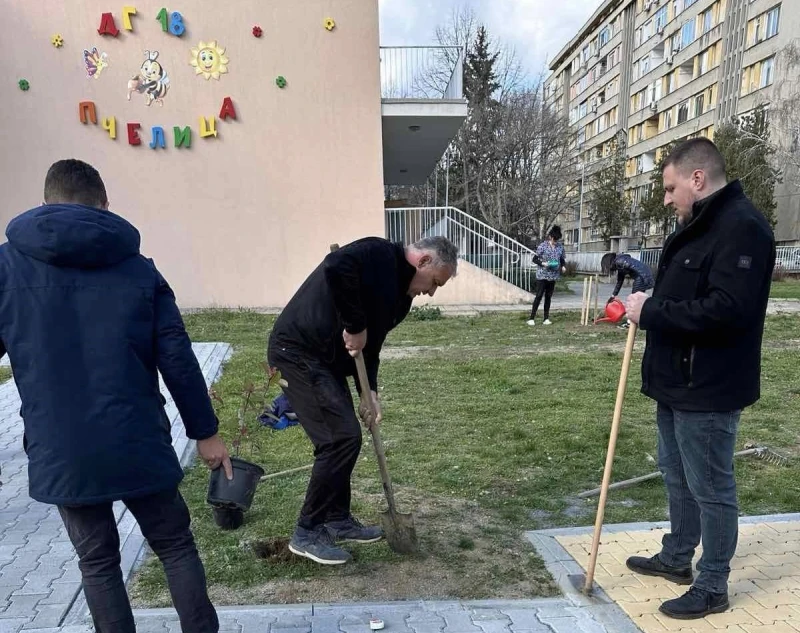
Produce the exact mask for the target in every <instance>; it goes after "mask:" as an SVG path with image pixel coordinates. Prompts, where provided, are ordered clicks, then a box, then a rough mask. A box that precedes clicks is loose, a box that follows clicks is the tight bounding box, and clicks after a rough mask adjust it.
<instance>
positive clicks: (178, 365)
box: [0, 160, 231, 633]
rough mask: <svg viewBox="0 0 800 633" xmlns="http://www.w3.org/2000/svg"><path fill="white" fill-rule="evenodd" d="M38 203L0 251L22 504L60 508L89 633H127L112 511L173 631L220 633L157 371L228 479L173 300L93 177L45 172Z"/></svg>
mask: <svg viewBox="0 0 800 633" xmlns="http://www.w3.org/2000/svg"><path fill="white" fill-rule="evenodd" d="M44 200H45V203H44V205H42V206H40V207H38V208H36V209H32V210H31V211H28V212H27V213H23V214H22V215H20V216H18V217H16V218H15V219H13V220H12V221H11V223H10V224H9V225H8V228H7V230H6V236H7V237H8V243H6V244H3V245H2V246H0V290H2V292H0V356H2V355H3V354H5V353H6V352H8V355H9V357H10V359H11V367H12V369H13V372H14V380H15V382H16V383H17V387H18V389H19V394H20V398H21V400H22V411H21V416H22V419H23V421H24V424H25V432H24V439H23V446H24V447H25V451H26V452H27V454H28V478H29V483H30V496H31V497H33V498H34V499H35V500H37V501H40V502H42V503H49V504H54V505H56V506H58V510H59V513H60V514H61V518H62V520H63V522H64V525H65V526H66V529H67V533H68V534H69V537H70V540H71V541H72V544H73V546H74V547H75V550H76V551H77V553H78V556H79V558H80V562H79V567H80V570H81V576H82V579H83V592H84V595H85V596H86V602H87V603H88V606H89V611H90V612H91V614H92V620H93V622H94V630H95V631H96V632H97V633H135V631H136V627H135V624H134V620H133V614H132V612H131V606H130V602H129V601H128V595H127V592H126V591H125V584H124V583H123V581H122V570H121V569H120V552H119V546H120V542H119V533H118V532H117V523H116V520H115V518H114V510H113V502H114V501H120V500H121V501H122V502H123V503H124V504H125V505H126V506H127V507H128V509H129V510H130V511H131V513H132V514H133V516H134V517H135V518H136V521H137V522H138V523H139V527H140V528H141V530H142V534H143V535H144V537H145V538H146V539H147V542H148V543H149V545H150V547H151V548H152V549H153V551H154V552H155V553H156V555H157V556H158V557H159V558H160V559H161V562H162V563H163V564H164V570H165V572H166V575H167V581H168V584H169V588H170V593H171V594H172V600H173V603H174V605H175V608H176V610H177V611H178V616H179V618H180V623H181V630H182V631H183V632H184V633H217V632H218V631H219V622H218V620H217V614H216V611H215V610H214V607H213V606H212V604H211V601H210V600H209V598H208V594H207V591H206V577H205V572H204V570H203V564H202V563H201V561H200V557H199V555H198V553H197V548H196V547H195V542H194V537H193V536H192V532H191V530H190V517H189V510H188V509H187V507H186V504H185V503H184V500H183V498H182V497H181V494H180V492H178V484H179V483H180V481H181V479H182V478H183V470H182V468H181V465H180V463H179V462H178V458H177V456H176V455H175V450H174V449H173V448H172V438H171V436H170V422H169V420H168V418H167V415H166V413H165V411H164V404H165V400H164V398H163V396H162V395H161V393H160V391H159V382H158V371H159V370H160V372H161V375H162V377H163V379H164V383H165V384H166V386H167V388H168V389H169V391H170V393H171V394H172V396H173V398H174V400H175V404H176V406H177V407H178V411H179V412H180V414H181V418H182V420H183V423H184V425H185V427H186V434H187V435H188V436H189V438H191V439H195V440H197V450H198V453H199V454H200V457H201V459H202V460H203V461H204V462H205V463H206V464H207V465H208V466H209V467H210V468H212V469H214V468H220V467H222V468H224V469H225V472H226V473H227V475H228V477H229V478H230V477H231V464H230V459H229V457H228V451H227V449H226V448H225V444H224V443H223V441H222V440H221V439H220V437H219V436H218V435H217V419H216V416H215V415H214V410H213V409H212V407H211V401H210V399H209V396H208V391H207V388H206V383H205V379H204V378H203V374H202V372H201V370H200V366H199V364H198V362H197V359H196V358H195V356H194V354H193V353H192V346H191V343H190V341H189V337H188V335H187V334H186V330H185V329H184V325H183V321H182V319H181V315H180V313H179V312H178V308H177V306H176V305H175V296H174V295H173V293H172V290H171V289H170V287H169V285H168V284H167V282H166V281H165V280H164V278H163V277H162V276H161V275H160V274H159V272H158V270H157V269H156V267H155V265H154V264H153V262H152V261H151V260H148V259H145V258H144V257H143V256H142V255H140V254H139V242H140V238H139V232H138V231H137V230H136V229H135V228H134V227H133V226H132V225H131V224H130V223H128V222H127V221H126V220H124V219H123V218H121V217H120V216H118V215H115V214H114V213H111V212H110V211H108V206H109V203H108V198H107V197H106V189H105V185H104V184H103V181H102V179H101V178H100V174H99V173H97V170H96V169H94V168H93V167H92V166H91V165H87V164H86V163H84V162H81V161H78V160H62V161H59V162H57V163H55V164H54V165H52V166H51V167H50V170H49V171H48V172H47V177H46V179H45V185H44Z"/></svg>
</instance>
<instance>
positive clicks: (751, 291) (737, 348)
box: [626, 138, 775, 619]
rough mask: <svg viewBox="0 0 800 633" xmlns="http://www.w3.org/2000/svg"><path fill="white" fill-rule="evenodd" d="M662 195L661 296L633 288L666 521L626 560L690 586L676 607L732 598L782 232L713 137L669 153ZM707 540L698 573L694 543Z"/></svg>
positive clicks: (690, 614) (681, 612) (706, 607)
mask: <svg viewBox="0 0 800 633" xmlns="http://www.w3.org/2000/svg"><path fill="white" fill-rule="evenodd" d="M663 175H664V190H665V192H666V193H665V196H664V204H665V205H673V206H674V208H675V212H676V215H677V216H678V224H679V228H678V230H677V231H676V232H675V233H673V234H672V235H670V237H669V238H668V239H667V241H666V243H665V244H664V248H663V251H662V253H661V260H660V262H659V266H658V274H657V277H656V285H655V289H654V291H653V296H652V297H650V298H648V296H647V295H646V294H644V293H634V294H632V295H630V297H629V298H628V300H627V304H626V308H627V312H628V318H629V319H630V320H631V321H632V322H634V323H638V324H639V325H640V326H641V328H642V329H643V330H646V331H647V346H646V348H645V352H644V359H643V361H642V392H643V393H644V394H645V395H647V396H649V397H651V398H652V399H654V400H655V401H656V402H657V403H658V414H657V421H658V460H659V467H660V469H661V471H662V473H663V474H664V482H665V484H666V488H667V495H668V498H669V511H670V523H671V529H670V533H669V534H667V535H665V536H664V539H663V542H662V549H661V552H660V553H658V554H656V555H655V556H653V557H652V558H643V557H636V556H635V557H632V558H630V559H628V567H630V568H631V569H632V570H634V571H636V572H639V573H642V574H647V575H654V576H662V577H664V578H667V579H668V580H671V581H673V582H676V583H678V584H683V585H690V584H692V583H693V586H692V588H691V589H690V590H689V591H688V592H687V593H686V594H684V595H683V596H681V597H680V598H676V599H675V600H669V601H667V602H665V603H664V604H662V605H661V612H662V613H664V614H666V615H668V616H670V617H674V618H680V619H693V618H701V617H704V616H706V615H708V614H711V613H719V612H722V611H725V610H726V609H727V608H728V606H729V605H728V576H729V574H730V561H731V559H732V558H733V555H734V553H735V551H736V543H737V536H738V517H739V512H738V505H737V499H736V480H735V478H734V472H733V453H734V447H735V445H736V433H737V430H738V426H739V417H740V414H741V412H742V409H744V408H745V407H747V406H749V405H751V404H753V403H754V402H756V401H757V400H758V398H759V396H760V375H761V340H762V336H763V331H764V319H765V316H766V311H767V302H768V299H769V291H770V284H771V279H772V269H773V267H774V265H775V238H774V236H773V233H772V229H771V228H770V225H769V223H768V222H767V220H766V219H765V218H764V215H763V214H762V213H761V212H760V211H759V210H758V209H756V208H755V207H754V206H753V204H752V203H751V202H750V200H748V198H747V197H746V196H745V194H744V192H743V191H742V186H741V184H740V183H739V182H738V181H734V182H731V183H726V177H725V162H724V160H723V158H722V156H721V155H720V153H719V151H718V150H717V148H716V146H715V145H714V144H713V143H712V142H711V141H710V140H708V139H705V138H696V139H692V140H689V141H686V142H684V143H683V144H681V145H679V146H678V147H677V148H676V149H675V150H674V151H673V152H672V153H671V154H670V155H669V156H668V157H667V160H666V161H665V162H664V167H663ZM701 539H702V543H703V556H702V557H701V558H700V561H699V562H698V564H697V568H698V570H699V572H700V573H699V575H698V576H697V578H695V579H693V577H692V558H693V556H694V553H695V548H696V547H697V546H698V545H699V544H700V542H701Z"/></svg>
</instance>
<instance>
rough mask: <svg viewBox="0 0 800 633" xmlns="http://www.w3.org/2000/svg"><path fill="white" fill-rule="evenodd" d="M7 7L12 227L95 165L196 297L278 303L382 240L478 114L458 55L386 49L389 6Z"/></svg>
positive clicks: (6, 176) (245, 2)
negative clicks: (441, 74) (340, 256)
mask: <svg viewBox="0 0 800 633" xmlns="http://www.w3.org/2000/svg"><path fill="white" fill-rule="evenodd" d="M3 8H4V11H3V15H2V20H1V21H0V38H2V41H3V45H4V48H5V50H6V51H7V52H8V62H7V67H6V72H5V79H4V80H3V83H2V86H3V88H2V96H3V108H2V112H1V113H0V139H1V140H2V143H3V147H4V148H5V151H4V152H3V156H2V159H0V160H2V164H0V183H1V184H2V190H3V192H4V200H3V206H2V209H0V215H1V216H2V217H0V221H1V222H2V225H3V227H5V225H6V224H7V223H8V221H9V220H10V219H11V218H12V217H14V216H15V215H17V214H18V213H20V212H22V211H25V210H27V209H29V208H32V207H35V206H38V205H39V204H41V203H42V189H43V183H44V177H45V174H46V171H47V169H48V167H49V166H50V165H51V164H52V163H53V162H54V161H56V160H59V159H62V158H70V157H74V158H79V159H81V160H85V161H87V162H89V163H91V164H92V165H94V166H95V167H97V169H98V170H99V171H100V173H101V175H102V176H103V178H104V180H105V182H106V187H107V190H108V195H109V200H110V208H111V210H112V211H114V212H116V213H118V214H120V215H122V216H124V217H125V218H127V219H129V220H130V221H131V222H132V223H133V224H134V225H135V226H136V227H137V228H138V229H139V230H140V232H141V234H142V252H143V253H144V254H145V255H147V256H149V257H152V258H153V259H154V260H155V262H156V264H157V265H158V266H159V268H160V269H161V270H162V272H163V273H164V275H165V276H166V277H167V279H169V281H170V283H171V284H172V286H173V288H174V289H175V291H176V294H177V296H178V300H179V303H180V305H181V306H182V307H185V308H192V307H209V306H221V307H237V306H247V307H279V306H282V305H284V304H285V302H286V301H287V300H288V299H289V298H290V297H291V295H292V294H293V292H294V291H295V289H296V288H297V287H298V286H299V284H300V283H301V282H302V280H303V279H304V278H305V277H306V276H307V275H308V273H310V272H311V270H312V269H313V268H314V267H315V266H316V265H317V264H318V263H319V261H320V260H321V259H322V258H323V257H324V255H325V254H326V253H327V252H328V248H329V245H330V244H331V243H333V242H337V243H340V244H344V243H346V242H348V241H351V240H353V239H356V238H358V237H362V236H365V235H378V236H385V235H386V234H387V231H386V227H387V223H386V216H385V211H384V195H383V192H384V185H389V184H409V183H416V182H424V181H425V179H426V178H427V176H428V175H429V174H430V173H431V172H432V171H433V169H434V166H435V164H436V163H437V161H438V160H439V159H440V158H441V156H442V154H443V152H444V151H445V149H446V147H447V145H448V144H449V142H450V141H451V140H452V138H453V137H454V136H455V134H456V133H457V131H458V129H459V127H460V125H461V124H462V122H463V121H464V119H465V117H466V114H467V104H466V101H465V100H464V98H463V92H462V87H461V74H462V62H463V60H462V52H461V51H460V50H446V49H441V48H437V47H429V48H383V49H382V48H381V47H380V43H379V35H378V33H379V29H378V0H336V1H333V0H302V1H298V0H273V1H270V2H263V1H259V0H239V1H237V2H235V3H223V2H219V1H217V2H212V1H211V0H183V1H182V2H181V3H180V4H176V5H169V4H167V5H166V6H165V4H164V0H160V2H158V3H156V2H154V1H153V0H138V1H136V2H134V1H133V0H111V1H110V2H109V1H108V0H104V1H103V2H98V1H97V0H82V1H78V0H44V1H43V2H39V3H34V2H31V1H30V0H6V1H5V2H4V3H3ZM431 60H433V61H431ZM443 60H446V61H447V63H450V64H451V65H452V73H451V76H450V80H449V81H447V82H445V84H443V85H442V89H441V90H440V91H439V92H436V90H434V91H433V93H431V92H430V90H426V91H423V90H422V89H421V88H420V87H419V86H418V85H417V79H416V78H418V77H419V76H420V72H422V71H424V67H425V65H426V64H431V63H434V62H435V63H436V64H438V65H439V68H440V70H441V64H442V61H443ZM409 77H411V79H409ZM459 277H461V276H459ZM460 283H461V285H462V287H472V286H474V284H472V283H471V282H470V279H469V273H466V276H465V277H464V278H462V279H461V280H460ZM478 285H480V284H478ZM457 289H458V288H457ZM467 299H468V297H466V295H465V299H464V300H467Z"/></svg>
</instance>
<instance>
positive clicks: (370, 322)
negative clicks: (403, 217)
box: [268, 237, 458, 565]
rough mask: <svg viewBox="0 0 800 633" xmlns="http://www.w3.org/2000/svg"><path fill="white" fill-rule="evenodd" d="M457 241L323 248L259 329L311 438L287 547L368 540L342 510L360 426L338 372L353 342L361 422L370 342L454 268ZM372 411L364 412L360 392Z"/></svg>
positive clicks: (371, 366) (375, 357)
mask: <svg viewBox="0 0 800 633" xmlns="http://www.w3.org/2000/svg"><path fill="white" fill-rule="evenodd" d="M457 256H458V251H457V249H456V247H455V246H454V245H453V244H451V243H450V242H449V241H448V240H447V239H445V238H443V237H430V238H424V239H422V240H420V241H418V242H416V243H415V244H413V245H412V246H408V247H406V248H404V247H403V246H402V245H401V244H393V243H391V242H389V241H387V240H384V239H380V238H375V237H371V238H365V239H361V240H358V241H356V242H353V243H352V244H348V245H346V246H344V247H342V248H341V249H339V250H337V251H335V252H333V253H330V254H329V255H328V256H327V257H326V258H325V259H324V261H323V262H322V264H320V265H319V266H318V267H317V269H316V270H315V271H314V272H313V273H311V275H310V276H309V277H308V279H306V281H305V282H304V283H303V285H302V286H301V287H300V289H299V290H298V291H297V293H296V294H295V295H294V297H292V299H291V300H290V301H289V303H288V304H287V305H286V308H284V310H283V312H281V314H280V316H279V317H278V319H277V321H276V322H275V326H274V328H273V330H272V333H271V334H270V338H269V351H268V359H269V364H270V367H275V368H277V369H278V370H279V371H280V372H281V376H282V377H283V378H284V379H285V380H286V381H287V385H288V386H284V391H285V393H286V397H287V398H288V399H289V402H290V404H291V405H292V408H293V409H294V411H295V413H297V419H298V421H299V422H300V424H301V425H302V427H303V429H304V430H305V432H306V434H307V435H308V437H309V439H310V440H311V442H312V443H313V444H314V456H315V461H314V469H313V470H312V472H311V480H310V481H309V484H308V490H307V492H306V499H305V503H304V504H303V508H302V510H301V512H300V517H299V519H298V522H297V527H296V529H295V532H294V535H293V536H292V539H291V542H290V544H289V549H290V550H291V551H292V552H293V553H295V554H297V555H299V556H305V557H306V558H310V559H311V560H313V561H315V562H317V563H321V564H323V565H339V564H342V563H346V562H347V561H348V560H350V558H351V557H350V554H349V553H348V552H347V551H345V550H344V549H342V548H341V547H339V546H337V545H336V541H356V542H361V543H370V542H373V541H378V540H380V539H381V538H382V536H383V534H382V531H381V529H380V528H379V527H372V526H364V525H362V524H361V523H360V522H359V521H358V520H357V519H355V518H354V517H353V516H352V514H351V513H350V475H351V474H352V472H353V468H354V467H355V465H356V461H357V459H358V454H359V452H360V450H361V428H360V426H359V424H358V420H357V418H356V415H355V411H354V410H353V401H352V398H351V396H350V388H349V386H348V382H347V377H348V376H355V375H356V370H355V362H354V361H353V357H354V356H356V355H357V354H358V353H359V352H362V351H363V356H364V363H365V365H366V368H367V374H368V376H369V384H370V388H371V393H368V394H365V393H361V389H360V386H359V385H358V381H356V388H357V389H358V391H359V393H360V396H361V403H360V405H359V415H360V416H361V418H362V420H363V421H364V423H365V425H366V426H367V427H368V428H369V426H370V425H371V424H378V423H380V421H381V415H380V404H379V402H378V393H377V392H378V365H379V363H380V351H381V347H382V346H383V342H384V340H385V338H386V335H387V334H388V333H389V331H390V330H391V329H392V328H394V327H395V326H397V325H398V324H399V323H400V322H401V321H402V320H403V319H404V318H405V317H406V315H407V314H408V312H409V310H410V308H411V301H412V300H413V298H414V297H417V296H419V295H421V294H427V295H430V296H431V297H432V296H433V295H434V294H435V293H436V290H437V289H438V288H439V287H441V286H443V285H444V284H445V283H447V281H448V280H449V279H450V277H452V276H453V275H455V273H456V267H457V264H458V260H457ZM367 398H371V399H372V402H373V404H374V405H375V409H376V411H377V412H378V414H377V419H374V420H373V419H371V417H370V415H369V413H368V411H369V400H367Z"/></svg>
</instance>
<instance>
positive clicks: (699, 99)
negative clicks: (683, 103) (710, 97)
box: [694, 95, 706, 116]
mask: <svg viewBox="0 0 800 633" xmlns="http://www.w3.org/2000/svg"><path fill="white" fill-rule="evenodd" d="M705 104H706V96H705V95H697V96H696V97H695V98H694V116H700V115H701V114H703V112H704V108H705Z"/></svg>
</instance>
